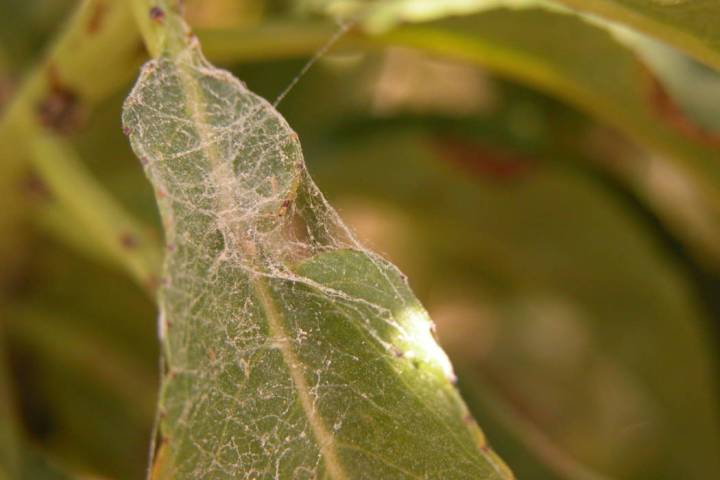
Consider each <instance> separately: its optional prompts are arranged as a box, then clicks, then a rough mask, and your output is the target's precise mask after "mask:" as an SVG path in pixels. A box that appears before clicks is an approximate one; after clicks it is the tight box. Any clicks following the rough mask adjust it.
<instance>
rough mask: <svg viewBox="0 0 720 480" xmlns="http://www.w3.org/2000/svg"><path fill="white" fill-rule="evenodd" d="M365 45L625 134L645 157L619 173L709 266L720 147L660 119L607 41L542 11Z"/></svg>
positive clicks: (643, 79) (652, 95)
mask: <svg viewBox="0 0 720 480" xmlns="http://www.w3.org/2000/svg"><path fill="white" fill-rule="evenodd" d="M375 39H376V41H379V42H382V43H383V44H388V43H389V44H394V45H404V46H409V47H415V48H419V49H422V50H425V51H427V52H430V53H432V54H436V55H441V56H444V57H448V58H455V59H458V60H463V61H468V62H474V63H478V64H480V65H483V66H486V67H488V68H489V69H491V70H494V71H496V72H498V73H500V74H503V75H505V76H508V77H510V78H513V79H516V80H518V81H521V82H523V83H525V84H527V85H529V86H532V87H534V88H538V89H540V90H543V91H545V92H547V93H549V94H551V95H553V96H555V97H558V98H561V99H563V100H565V101H567V102H568V103H570V104H572V105H574V106H576V107H577V108H579V109H581V110H583V111H584V112H586V113H589V114H590V115H592V116H593V117H595V118H597V119H599V120H601V121H602V122H604V123H606V124H607V125H609V126H611V127H614V128H616V129H617V130H619V131H620V132H622V133H624V134H626V135H627V137H628V138H630V139H631V140H633V141H634V142H635V143H637V144H638V145H641V146H643V147H644V148H645V149H646V150H647V153H642V152H638V153H636V154H635V155H634V156H633V157H630V158H621V159H620V162H618V163H620V168H619V170H620V171H622V174H623V175H625V176H626V179H627V181H628V182H629V183H630V184H631V185H632V186H633V188H634V189H636V190H637V191H638V192H639V193H640V194H641V195H642V196H644V197H645V198H646V199H647V201H648V202H649V203H651V204H653V205H654V206H655V208H657V210H658V211H659V212H660V213H661V215H662V217H663V221H664V222H665V223H666V224H668V225H670V227H671V228H673V229H674V230H676V231H678V232H680V234H681V235H682V234H683V232H688V231H692V232H693V233H692V234H691V235H685V241H686V242H688V243H689V244H690V245H691V247H692V248H694V249H695V250H696V251H697V252H700V257H702V258H703V259H704V260H707V259H712V263H713V264H714V266H716V265H717V264H718V259H720V250H718V248H717V238H718V235H719V234H720V188H718V185H720V168H718V166H719V165H720V164H719V163H718V159H720V145H718V144H717V143H716V142H715V141H713V140H712V139H710V138H705V137H703V136H702V135H701V134H698V132H696V131H691V129H685V128H684V127H682V126H680V125H678V122H677V121H675V120H676V119H674V118H671V117H670V116H668V115H667V114H665V113H664V112H663V110H662V105H658V103H657V100H656V99H657V97H658V95H659V92H658V91H657V90H656V88H657V86H656V84H655V82H654V80H653V78H652V76H651V75H650V74H649V72H648V70H647V68H646V67H644V66H643V65H642V64H641V63H640V62H638V60H637V58H636V56H635V55H634V54H633V52H632V51H630V50H629V49H627V48H625V47H624V46H623V45H621V44H620V43H618V42H617V41H616V40H615V39H614V38H612V36H611V35H610V34H609V33H608V32H606V31H603V30H602V29H600V28H596V27H593V26H592V25H590V24H588V23H587V22H585V21H583V20H582V19H580V18H578V17H576V16H573V15H565V14H558V13H552V12H548V11H544V10H542V9H537V10H519V11H510V10H493V11H489V12H486V13H483V14H480V15H475V16H467V17H458V18H453V19H448V20H442V21H438V22H431V23H425V24H418V25H407V26H403V27H400V28H397V29H395V30H392V31H390V32H388V33H386V34H383V35H380V36H378V37H375ZM590 141H591V137H590V133H588V138H587V139H586V142H588V144H589V142H590ZM608 163H609V162H608ZM605 166H606V167H607V168H616V169H617V167H613V166H612V165H605ZM648 171H650V172H651V174H650V175H648V174H647V172H648ZM666 174H667V175H666ZM665 177H668V178H667V180H669V179H670V178H671V177H675V178H676V179H679V181H678V183H677V185H676V186H677V187H678V188H677V189H676V190H674V189H673V188H667V186H668V183H663V182H665ZM671 181H672V182H675V181H676V180H675V179H673V180H671ZM681 185H682V186H681ZM689 204H693V205H694V206H693V207H692V209H691V210H692V211H695V212H697V211H703V214H702V217H703V219H702V220H698V219H697V218H694V216H693V214H692V213H689V212H688V211H684V210H683V208H684V207H683V206H684V205H689Z"/></svg>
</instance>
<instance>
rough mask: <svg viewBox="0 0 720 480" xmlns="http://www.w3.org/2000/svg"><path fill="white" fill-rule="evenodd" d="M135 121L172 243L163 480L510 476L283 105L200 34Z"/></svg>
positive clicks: (154, 68)
mask: <svg viewBox="0 0 720 480" xmlns="http://www.w3.org/2000/svg"><path fill="white" fill-rule="evenodd" d="M123 121H124V124H125V126H126V129H127V130H129V132H130V140H131V144H132V146H133V149H134V151H135V153H136V154H137V156H138V157H139V158H140V159H141V161H142V162H143V163H144V164H145V165H146V167H145V168H146V173H147V175H148V177H149V178H150V180H151V182H152V183H153V185H154V187H155V189H156V192H157V200H158V203H159V206H160V212H161V216H162V219H163V223H164V227H165V232H166V240H167V243H168V254H167V257H166V261H165V267H164V275H165V279H164V285H163V287H162V288H161V292H160V300H159V303H160V311H161V314H160V331H161V337H162V342H163V348H164V359H165V365H166V372H165V374H164V378H163V382H162V389H161V394H160V416H161V420H160V425H159V438H160V444H159V448H158V452H157V456H156V460H155V463H154V467H153V468H154V470H153V474H154V478H208V477H212V478H332V479H346V478H408V477H417V478H427V477H432V478H440V477H442V478H447V479H451V478H468V479H500V478H511V477H512V474H511V473H510V472H509V470H508V469H507V467H505V466H504V464H503V463H502V461H501V460H499V458H498V457H497V456H496V455H495V454H494V453H493V452H492V451H491V450H490V449H489V447H488V446H487V445H486V444H485V440H484V438H483V436H482V433H481V432H480V430H479V428H478V427H477V425H476V424H475V423H474V421H473V420H472V419H471V417H469V415H468V413H467V409H466V407H465V405H464V403H463V402H462V400H461V398H460V397H459V395H458V393H457V391H456V390H455V387H454V386H453V385H452V381H453V378H454V377H453V373H452V367H451V365H450V363H449V361H448V359H447V357H446V356H445V354H444V352H443V351H442V350H441V349H440V347H439V346H438V345H437V343H436V342H435V339H434V336H433V333H432V328H433V324H432V322H431V320H430V319H429V317H428V315H427V313H426V312H425V310H424V309H423V308H422V306H421V305H420V304H419V303H418V301H417V300H416V299H415V297H414V296H413V294H412V293H411V291H410V289H409V287H408V286H407V283H406V281H405V279H404V277H403V276H402V274H400V273H399V272H398V271H397V270H396V268H395V267H394V266H392V265H391V264H389V263H387V262H386V261H384V260H382V259H381V258H379V257H377V256H376V255H374V254H373V253H371V252H368V251H366V250H364V249H363V248H362V246H361V245H359V243H358V242H357V241H356V240H355V239H354V238H353V236H352V235H351V234H350V233H349V232H348V230H347V228H346V227H345V226H344V225H343V223H342V222H341V221H340V219H339V218H338V216H337V214H336V213H335V212H334V210H333V209H332V208H331V207H330V206H329V205H328V204H327V203H326V201H325V200H324V198H323V196H322V194H321V193H320V192H319V191H318V189H317V187H315V185H314V183H313V182H312V180H311V179H310V177H309V175H308V174H307V172H306V170H305V165H304V162H303V158H302V153H301V149H300V144H299V141H298V138H297V135H296V134H295V133H294V132H293V131H292V130H291V129H290V127H289V126H288V125H287V123H286V122H285V120H284V119H283V118H282V117H281V116H280V114H279V113H278V112H277V111H276V110H275V109H274V108H273V107H272V106H271V105H270V104H268V103H267V102H266V101H264V100H263V99H261V98H260V97H258V96H256V95H254V94H253V93H251V92H250V91H248V90H247V89H246V88H245V87H244V86H243V85H242V84H241V83H240V82H239V81H238V80H237V79H235V78H234V77H232V76H231V75H230V74H229V73H228V72H225V71H222V70H218V69H216V68H214V67H213V66H212V65H210V64H208V63H207V62H206V61H205V60H204V58H203V57H202V55H201V53H200V51H199V47H198V45H197V44H196V43H192V42H191V44H190V45H189V46H188V47H187V48H185V49H181V50H179V51H178V52H177V53H175V54H174V55H172V56H161V57H160V58H159V59H157V60H155V61H153V62H150V63H149V64H147V65H146V66H145V67H144V68H143V71H142V74H141V77H140V79H139V81H138V83H137V85H136V86H135V88H134V89H133V91H132V93H131V94H130V96H129V97H128V99H127V101H126V105H125V110H124V114H123Z"/></svg>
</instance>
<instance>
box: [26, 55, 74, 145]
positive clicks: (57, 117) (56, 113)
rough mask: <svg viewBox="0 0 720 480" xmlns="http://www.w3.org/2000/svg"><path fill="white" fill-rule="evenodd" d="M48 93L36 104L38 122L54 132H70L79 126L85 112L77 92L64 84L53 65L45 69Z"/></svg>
mask: <svg viewBox="0 0 720 480" xmlns="http://www.w3.org/2000/svg"><path fill="white" fill-rule="evenodd" d="M47 77H48V93H47V95H46V96H45V97H44V98H43V99H42V100H41V101H40V102H39V103H38V105H37V110H36V113H37V117H38V121H39V122H40V124H41V125H42V126H43V127H45V128H48V129H50V130H52V131H54V132H55V133H59V134H65V135H67V134H70V133H72V132H73V131H75V130H77V128H79V127H80V126H81V125H82V123H83V121H84V119H85V112H84V110H83V108H82V106H81V105H80V98H79V96H78V94H77V93H76V92H75V91H74V90H73V89H72V88H70V87H68V86H66V85H64V84H63V83H62V81H61V79H60V74H59V72H58V71H57V68H56V67H55V66H54V65H50V66H49V67H48V71H47Z"/></svg>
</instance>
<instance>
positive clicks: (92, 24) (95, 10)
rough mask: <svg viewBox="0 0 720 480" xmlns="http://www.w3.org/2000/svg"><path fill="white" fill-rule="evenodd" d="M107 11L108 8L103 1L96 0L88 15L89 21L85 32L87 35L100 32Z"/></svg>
mask: <svg viewBox="0 0 720 480" xmlns="http://www.w3.org/2000/svg"><path fill="white" fill-rule="evenodd" d="M107 10H108V6H107V5H106V4H105V2H103V1H100V0H98V1H96V2H95V3H94V4H93V6H92V13H90V19H89V20H88V23H87V32H88V33H89V34H91V35H93V34H96V33H97V32H99V31H100V28H101V27H102V24H103V20H105V14H106V13H107Z"/></svg>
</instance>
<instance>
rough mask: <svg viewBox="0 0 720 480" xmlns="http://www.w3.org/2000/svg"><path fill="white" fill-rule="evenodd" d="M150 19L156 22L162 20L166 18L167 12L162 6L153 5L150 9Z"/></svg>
mask: <svg viewBox="0 0 720 480" xmlns="http://www.w3.org/2000/svg"><path fill="white" fill-rule="evenodd" d="M150 19H151V20H153V21H155V22H162V21H163V20H165V12H164V11H163V9H162V8H160V7H152V8H151V9H150Z"/></svg>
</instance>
